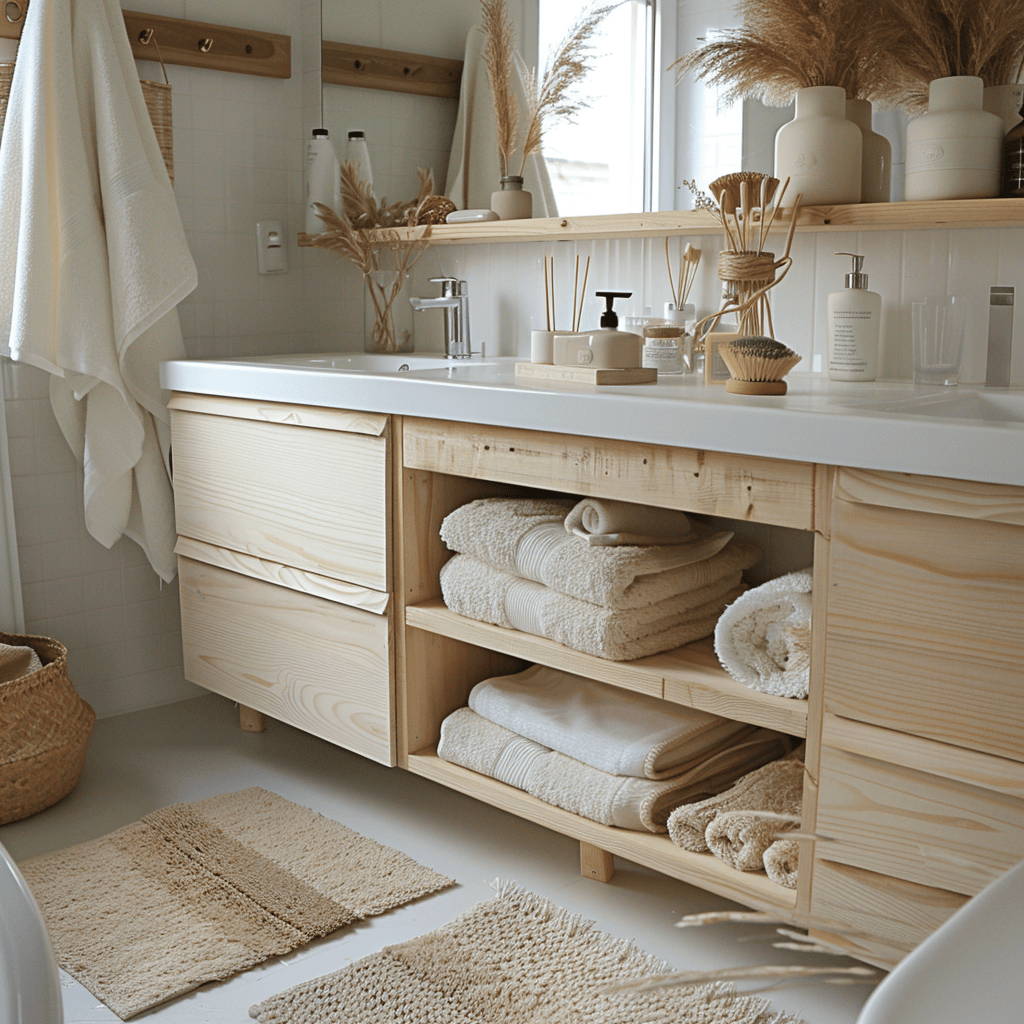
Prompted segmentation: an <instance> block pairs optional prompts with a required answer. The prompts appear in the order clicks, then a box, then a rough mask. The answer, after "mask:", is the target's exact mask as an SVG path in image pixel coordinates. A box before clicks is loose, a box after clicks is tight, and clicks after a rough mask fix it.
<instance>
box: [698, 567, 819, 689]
mask: <svg viewBox="0 0 1024 1024" xmlns="http://www.w3.org/2000/svg"><path fill="white" fill-rule="evenodd" d="M811 585H812V570H811V569H809V568H808V569H802V570H801V571H800V572H792V573H790V574H789V575H787V576H780V577H779V578H778V579H774V580H769V581H768V582H767V583H764V584H762V585H761V586H759V587H754V588H752V589H751V590H748V591H747V592H746V593H745V594H744V595H743V596H742V597H740V598H738V599H737V600H736V601H735V602H734V603H733V604H731V605H730V606H729V607H728V608H727V609H726V610H725V614H724V615H723V616H722V617H721V619H719V621H718V625H717V626H716V627H715V652H716V653H717V654H718V659H719V661H721V663H722V666H723V667H724V668H725V670H726V671H727V672H728V673H729V675H731V676H732V677H733V679H735V680H736V681H737V682H740V683H743V684H744V685H745V686H749V687H750V688H751V689H753V690H760V691H762V692H763V693H773V694H776V695H777V696H779V697H806V696H807V690H808V686H809V684H810V678H811Z"/></svg>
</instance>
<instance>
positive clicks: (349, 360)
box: [233, 352, 484, 374]
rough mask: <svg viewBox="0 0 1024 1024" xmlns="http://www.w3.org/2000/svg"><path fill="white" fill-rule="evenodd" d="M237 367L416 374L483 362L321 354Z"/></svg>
mask: <svg viewBox="0 0 1024 1024" xmlns="http://www.w3.org/2000/svg"><path fill="white" fill-rule="evenodd" d="M233 361H234V362H239V363H256V364H269V363H272V364H273V365H274V366H280V367H286V368H289V369H295V370H321V371H323V370H326V371H337V372H339V373H374V374H377V373H409V372H410V371H418V370H443V369H445V368H446V367H449V366H459V365H474V366H479V365H481V364H482V363H483V362H484V360H483V359H480V358H472V359H468V360H462V359H448V358H447V356H443V355H441V354H440V353H438V354H437V355H436V356H426V355H409V354H403V353H395V354H394V355H390V354H388V355H384V354H377V353H366V354H364V353H329V352H326V353H322V354H311V355H298V356H290V355H285V356H251V357H245V358H242V359H238V360H233Z"/></svg>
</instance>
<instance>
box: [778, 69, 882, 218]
mask: <svg viewBox="0 0 1024 1024" xmlns="http://www.w3.org/2000/svg"><path fill="white" fill-rule="evenodd" d="M862 147H863V142H862V138H861V132H860V129H859V128H858V127H857V126H856V125H855V124H853V123H852V122H851V121H848V120H847V119H846V90H845V89H842V88H841V87H840V86H838V85H815V86H811V87H809V88H806V89H797V91H796V116H795V117H794V118H793V120H792V121H790V122H788V123H787V124H784V125H783V126H782V127H781V128H780V129H779V130H778V133H777V134H776V136H775V176H776V177H777V178H786V177H788V178H789V179H790V181H791V183H792V184H791V187H792V188H793V190H794V191H796V192H799V193H801V194H802V195H803V202H804V204H805V205H810V206H822V205H824V206H830V205H834V204H836V203H859V202H860V199H861V153H862Z"/></svg>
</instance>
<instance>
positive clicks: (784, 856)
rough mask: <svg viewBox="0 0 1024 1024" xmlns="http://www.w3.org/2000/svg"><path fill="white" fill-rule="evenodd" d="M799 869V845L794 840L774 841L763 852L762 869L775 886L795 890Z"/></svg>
mask: <svg viewBox="0 0 1024 1024" xmlns="http://www.w3.org/2000/svg"><path fill="white" fill-rule="evenodd" d="M799 867H800V844H799V843H798V842H797V841H796V840H795V839H776V840H775V842H774V843H772V845H771V846H769V847H768V849H767V850H765V851H764V869H765V871H766V872H767V873H768V877H769V878H770V879H771V880H772V881H773V882H774V883H775V884H776V885H782V886H785V887H786V888H787V889H795V888H796V882H797V875H798V870H799Z"/></svg>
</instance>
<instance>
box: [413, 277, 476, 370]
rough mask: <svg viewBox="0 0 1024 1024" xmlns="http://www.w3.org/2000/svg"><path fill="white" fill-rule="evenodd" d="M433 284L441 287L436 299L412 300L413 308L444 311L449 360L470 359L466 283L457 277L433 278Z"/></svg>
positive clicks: (445, 344) (445, 348) (446, 353)
mask: <svg viewBox="0 0 1024 1024" xmlns="http://www.w3.org/2000/svg"><path fill="white" fill-rule="evenodd" d="M430 280H431V282H432V283H433V284H439V285H440V286H441V294H440V296H439V297H438V298H436V299H420V298H416V297H413V298H410V299H409V302H411V303H412V308H413V309H415V310H421V309H443V310H444V352H445V355H446V356H448V358H449V359H468V358H469V357H470V356H471V355H472V349H471V348H470V345H469V292H468V290H467V288H466V282H465V281H460V280H459V279H458V278H456V277H432V278H431V279H430Z"/></svg>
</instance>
